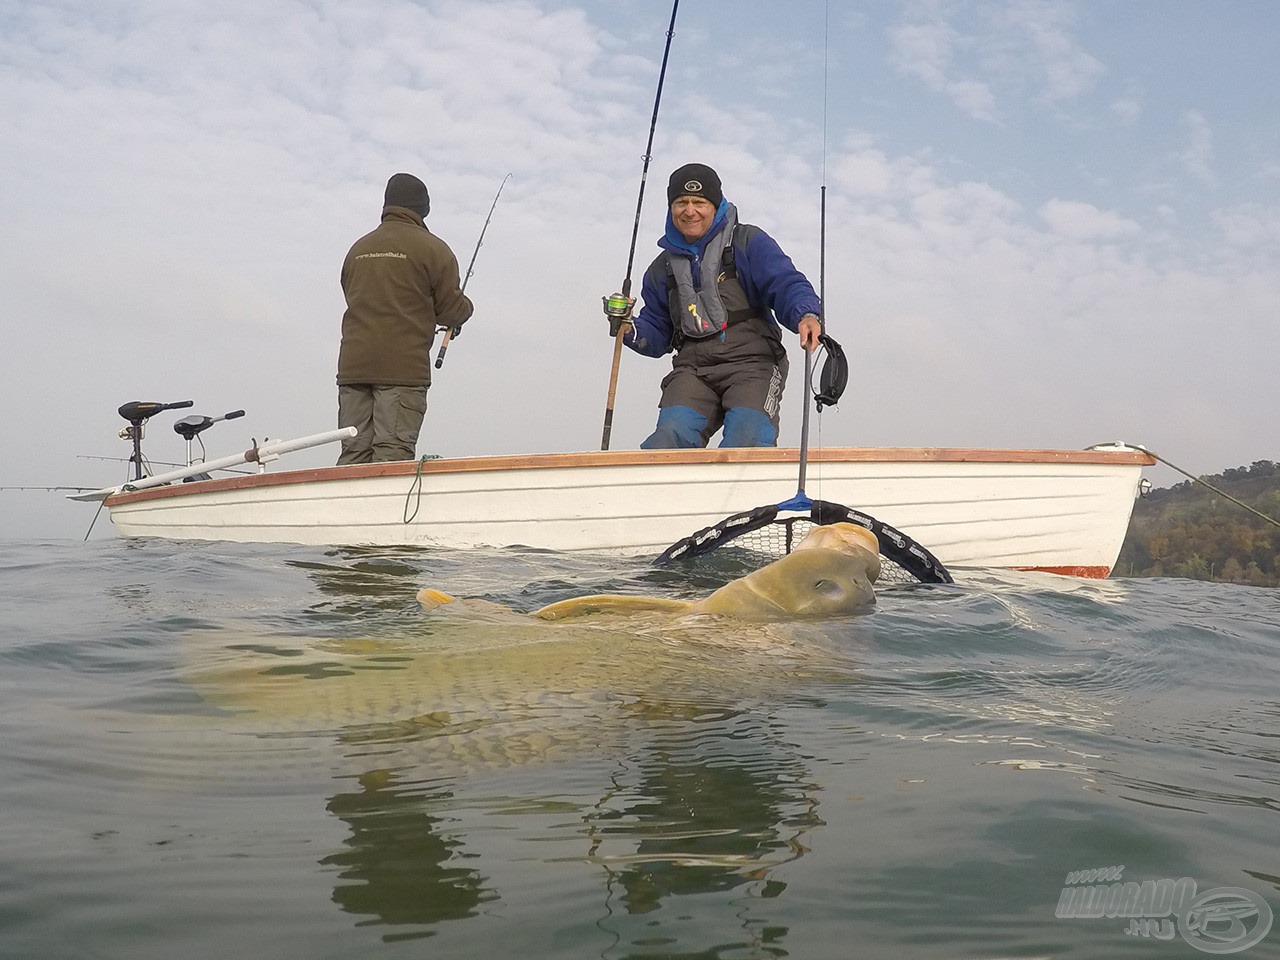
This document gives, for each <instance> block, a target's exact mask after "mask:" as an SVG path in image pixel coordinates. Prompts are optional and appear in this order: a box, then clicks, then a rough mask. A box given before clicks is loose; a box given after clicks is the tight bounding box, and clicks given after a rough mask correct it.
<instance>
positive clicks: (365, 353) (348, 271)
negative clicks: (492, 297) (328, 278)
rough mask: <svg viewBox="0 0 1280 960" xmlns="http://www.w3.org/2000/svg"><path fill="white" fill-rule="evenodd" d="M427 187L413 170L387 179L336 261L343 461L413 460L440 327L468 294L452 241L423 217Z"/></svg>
mask: <svg viewBox="0 0 1280 960" xmlns="http://www.w3.org/2000/svg"><path fill="white" fill-rule="evenodd" d="M430 210H431V198H430V197H429V196H428V195H427V187H426V184H424V183H423V182H422V181H421V180H419V179H418V178H417V177H415V176H413V175H412V174H408V173H397V174H396V175H395V176H393V177H392V178H391V179H390V180H389V181H387V190H386V194H385V196H384V200H383V207H382V223H381V225H380V226H379V227H378V228H377V229H376V230H374V231H373V232H372V233H368V234H365V235H364V236H363V237H361V238H360V239H359V240H357V241H356V242H355V244H354V245H353V246H352V247H351V250H350V251H349V252H348V253H347V257H346V259H345V260H344V261H343V263H342V292H343V295H344V296H345V297H346V299H347V310H346V312H345V313H344V314H343V315H342V345H341V347H340V348H339V350H338V426H339V427H348V426H350V427H355V428H356V429H357V431H359V432H358V433H357V434H356V435H355V436H354V437H352V438H351V439H349V440H344V441H343V442H342V455H341V456H340V457H339V458H338V463H339V464H345V463H373V462H378V461H383V460H413V459H415V457H416V455H417V454H416V450H417V445H418V433H419V431H420V430H421V429H422V418H423V417H424V416H425V415H426V412H427V388H428V387H430V386H431V344H432V341H433V340H434V339H435V333H436V328H437V327H453V328H455V331H456V328H458V327H460V326H461V325H462V323H463V321H465V320H466V319H467V318H468V317H470V316H471V311H472V306H471V301H470V300H468V299H467V296H466V294H464V293H463V292H462V289H461V285H460V283H459V280H458V260H457V258H456V257H455V256H454V255H453V251H452V250H450V249H449V246H448V244H446V243H445V242H444V241H443V240H441V239H440V238H439V237H437V236H435V235H434V234H432V233H431V231H430V230H428V229H427V225H426V224H425V223H424V222H423V221H424V219H425V218H426V216H427V214H428V212H430Z"/></svg>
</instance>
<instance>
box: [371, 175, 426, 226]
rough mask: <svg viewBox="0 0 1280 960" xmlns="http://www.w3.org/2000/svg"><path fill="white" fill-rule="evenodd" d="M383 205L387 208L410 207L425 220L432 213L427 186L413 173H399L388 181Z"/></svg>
mask: <svg viewBox="0 0 1280 960" xmlns="http://www.w3.org/2000/svg"><path fill="white" fill-rule="evenodd" d="M382 204H383V206H386V207H408V208H409V209H410V210H412V211H413V212H414V213H416V214H417V215H418V216H420V217H422V218H423V219H426V216H427V214H428V213H430V212H431V197H429V196H428V195H427V185H426V184H425V183H423V182H422V181H421V180H419V179H418V178H417V177H415V176H414V175H413V174H412V173H397V174H395V175H394V176H393V177H392V178H391V179H390V180H388V181H387V192H386V194H385V195H384V197H383V200H382Z"/></svg>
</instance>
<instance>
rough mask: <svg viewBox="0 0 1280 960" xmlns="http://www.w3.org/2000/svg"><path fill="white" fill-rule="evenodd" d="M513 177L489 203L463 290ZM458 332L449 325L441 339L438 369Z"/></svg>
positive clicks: (504, 178) (463, 283)
mask: <svg viewBox="0 0 1280 960" xmlns="http://www.w3.org/2000/svg"><path fill="white" fill-rule="evenodd" d="M510 179H511V174H509V173H508V174H507V175H506V176H505V177H503V178H502V182H501V183H500V184H498V192H497V193H495V194H494V195H493V203H491V204H489V215H488V216H487V217H485V218H484V226H483V227H481V228H480V239H478V240H477V241H476V248H475V249H474V250H472V251H471V262H470V263H468V264H467V273H466V276H464V277H463V278H462V288H461V289H462V292H463V293H466V292H467V281H468V280H470V279H471V273H472V271H473V270H474V269H475V266H476V257H477V256H478V255H479V253H480V245H481V244H482V243H484V235H485V232H486V231H487V230H488V229H489V221H490V220H492V219H493V211H494V209H495V208H496V207H497V206H498V198H499V197H500V196H502V188H503V187H505V186H506V185H507V181H508V180H510ZM457 333H458V328H457V327H449V328H448V329H447V330H445V332H444V339H443V340H441V341H440V352H439V353H437V354H436V369H437V370H439V369H440V368H441V367H442V366H444V353H445V351H446V350H448V349H449V341H450V340H452V339H453V338H454V337H455V336H456V335H457Z"/></svg>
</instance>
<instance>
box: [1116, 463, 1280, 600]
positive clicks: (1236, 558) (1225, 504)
mask: <svg viewBox="0 0 1280 960" xmlns="http://www.w3.org/2000/svg"><path fill="white" fill-rule="evenodd" d="M1203 479H1204V480H1205V481H1207V482H1208V483H1210V484H1212V485H1213V486H1215V487H1217V488H1218V489H1219V490H1222V491H1223V492H1225V493H1228V494H1230V495H1231V496H1233V497H1235V498H1236V499H1237V500H1240V501H1241V502H1242V503H1247V504H1248V505H1249V506H1251V507H1253V508H1254V509H1255V510H1257V511H1259V512H1261V513H1263V514H1266V515H1267V516H1268V517H1274V518H1277V519H1280V464H1276V463H1273V462H1272V461H1270V460H1259V461H1257V462H1256V463H1254V464H1253V465H1252V466H1250V467H1236V468H1234V469H1231V470H1227V471H1225V472H1223V473H1221V474H1218V475H1216V476H1211V477H1204V478H1203ZM1115 575H1116V576H1126V577H1127V576H1136V577H1189V578H1191V579H1195V580H1216V581H1221V582H1226V583H1247V584H1253V585H1255V586H1270V587H1274V586H1277V585H1280V527H1277V526H1275V525H1273V524H1270V523H1268V522H1267V521H1266V520H1264V519H1262V518H1261V517H1258V516H1256V515H1254V514H1252V513H1250V512H1249V511H1248V510H1245V509H1243V508H1242V507H1240V506H1238V505H1237V504H1234V503H1232V502H1231V501H1229V500H1227V499H1225V498H1223V497H1221V496H1219V495H1218V494H1216V493H1214V492H1213V491H1212V490H1209V489H1207V488H1206V487H1205V486H1204V484H1201V483H1195V482H1193V481H1191V480H1187V481H1185V482H1183V483H1179V484H1177V485H1176V486H1172V487H1165V488H1161V489H1157V490H1152V491H1151V493H1150V494H1148V495H1147V496H1146V497H1143V498H1141V499H1139V500H1138V502H1137V503H1136V504H1134V509H1133V519H1132V521H1130V523H1129V533H1128V536H1126V537H1125V541H1124V546H1123V547H1121V549H1120V559H1119V560H1118V561H1117V563H1116V569H1115Z"/></svg>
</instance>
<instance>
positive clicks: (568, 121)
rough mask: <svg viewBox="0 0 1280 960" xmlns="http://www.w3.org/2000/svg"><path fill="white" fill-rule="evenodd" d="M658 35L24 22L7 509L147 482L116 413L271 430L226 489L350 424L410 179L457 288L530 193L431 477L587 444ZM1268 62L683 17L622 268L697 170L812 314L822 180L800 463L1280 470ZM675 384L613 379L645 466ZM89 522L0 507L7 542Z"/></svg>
mask: <svg viewBox="0 0 1280 960" xmlns="http://www.w3.org/2000/svg"><path fill="white" fill-rule="evenodd" d="M670 13H671V5H670V4H669V3H668V2H666V0H651V2H645V3H637V2H634V0H476V2H466V0H448V2H443V0H418V2H410V0H364V2H356V0H305V2H304V0H203V2H200V3H195V2H185V0H44V2H42V0H0V129H3V130H4V131H5V132H4V136H3V137H0V170H2V171H3V174H4V188H3V191H0V215H2V217H3V223H4V227H5V239H4V241H3V243H2V244H0V287H2V289H3V291H4V306H3V310H4V338H3V343H4V346H5V349H4V351H3V356H2V358H0V400H3V403H4V408H5V410H6V411H7V416H6V418H5V419H6V426H5V427H4V436H5V440H6V443H5V447H6V449H7V450H8V456H7V457H6V458H5V460H4V463H3V465H0V486H14V485H23V484H49V485H76V486H81V485H82V486H101V485H106V484H109V483H116V482H120V481H122V480H123V479H124V475H125V464H123V463H121V462H118V461H113V460H110V459H105V458H112V457H124V456H127V454H128V447H127V445H126V444H125V442H123V441H121V440H119V439H117V437H116V433H117V431H118V430H119V429H120V427H122V426H123V425H124V421H123V420H121V419H120V418H119V416H118V415H117V414H116V408H117V407H118V406H119V405H120V404H122V403H124V402H126V401H129V400H154V401H162V402H168V401H176V400H186V399H191V400H194V401H195V403H196V405H195V407H194V408H193V409H192V410H190V411H184V412H180V413H173V414H164V415H162V416H159V417H156V418H155V420H153V421H152V422H151V424H150V425H149V427H148V436H147V442H146V445H145V449H146V452H147V453H148V455H149V456H150V457H151V458H152V459H154V460H157V461H163V460H178V459H182V458H183V456H184V454H185V444H184V442H183V441H182V440H181V438H179V437H178V436H177V435H176V434H175V433H174V432H173V431H172V423H173V421H174V420H176V419H177V418H178V417H179V416H182V415H183V414H184V413H202V414H207V415H210V416H216V415H218V414H221V413H224V412H226V411H229V410H233V409H237V408H244V409H245V410H246V411H247V415H246V416H245V417H244V418H243V419H241V420H236V421H233V422H228V423H226V424H219V425H218V426H216V427H214V428H213V429H211V430H210V431H208V432H207V433H206V434H205V437H206V438H207V443H208V447H209V455H210V457H211V458H212V457H216V456H222V455H225V454H227V453H231V452H235V451H239V450H242V449H244V448H245V447H246V446H248V445H249V441H250V440H251V439H252V438H257V439H261V438H263V437H264V436H267V437H272V438H278V439H284V438H291V437H296V436H301V435H305V434H311V433H317V432H320V431H323V430H327V429H331V428H332V427H333V426H335V420H336V388H335V385H334V371H335V364H336V358H337V349H338V335H339V321H340V317H341V313H342V309H343V301H342V294H341V290H340V288H339V285H338V269H339V266H340V264H341V261H342V258H343V255H344V254H345V252H346V250H347V248H348V247H349V246H350V244H351V243H352V242H353V241H354V240H355V239H356V238H357V237H358V236H360V235H361V234H363V233H365V232H367V231H368V230H370V229H372V228H373V226H375V225H376V223H377V219H378V213H379V209H380V205H381V197H382V189H383V186H384V184H385V182H386V179H387V177H388V176H389V175H390V174H391V173H394V172H396V171H399V170H405V171H410V172H413V173H416V174H418V175H419V176H421V177H422V178H423V179H424V180H425V181H426V182H427V184H428V186H429V188H430V191H431V196H432V213H431V216H430V218H429V220H428V225H429V226H430V227H431V228H432V230H433V231H434V232H436V233H437V234H439V235H440V236H441V237H443V238H444V239H445V240H447V241H448V242H449V243H450V244H451V245H452V247H453V249H454V250H455V252H456V253H457V256H458V259H459V261H460V262H461V263H462V265H463V269H464V270H465V267H466V264H467V262H468V261H469V260H470V257H471V255H472V252H473V250H474V249H475V245H476V242H477V239H478V237H479V234H480V229H481V227H482V225H483V223H484V220H485V216H486V214H487V213H488V210H489V206H490V204H491V203H492V201H493V197H494V193H495V191H496V190H497V189H498V186H499V184H500V183H501V182H502V180H503V178H504V177H505V176H506V175H507V174H508V173H509V174H511V179H510V180H509V181H508V182H507V185H506V188H505V189H504V191H503V193H502V197H501V199H500V201H499V203H498V206H497V209H496V210H495V212H494V214H493V219H492V222H491V224H490V227H489V231H488V233H487V235H486V236H485V240H484V244H483V247H482V248H481V249H480V251H479V254H478V256H477V258H476V261H475V270H474V274H473V276H472V277H471V280H470V282H469V284H468V293H469V294H470V295H471V296H472V299H473V300H474V301H475V304H476V313H475V318H474V320H473V322H472V324H471V325H470V326H469V327H468V329H467V332H466V333H465V335H464V336H462V337H461V338H459V340H458V341H457V342H456V344H454V345H453V346H451V348H450V351H449V355H448V359H447V360H446V362H445V365H444V368H443V369H442V370H441V371H439V372H438V373H437V380H436V384H435V386H433V388H432V390H431V394H430V409H429V411H428V414H427V421H426V425H425V426H424V430H423V439H422V442H421V443H420V446H419V453H420V454H428V453H432V454H441V455H445V456H467V455H479V454H503V453H523V452H537V451H548V452H553V451H565V450H592V449H598V448H599V445H600V433H601V424H602V420H603V414H604V406H605V399H606V393H607V388H608V378H609V367H610V362H611V359H612V352H611V341H610V340H609V338H608V336H607V324H606V321H605V320H604V318H603V314H602V312H601V305H600V298H601V296H602V295H604V294H608V293H610V292H612V291H613V290H615V289H616V288H618V287H619V286H620V285H621V282H622V279H623V276H624V273H625V270H626V263H627V256H628V249H629V246H630V241H631V230H632V222H633V219H634V213H635V207H636V198H637V191H638V188H639V185H640V174H641V169H642V155H643V153H644V146H645V140H646V137H647V134H648V130H649V118H650V113H651V111H652V108H653V99H654V91H655V86H656V83H657V78H658V68H659V64H660V62H661V58H662V50H663V43H664V41H665V34H666V29H667V24H668V21H669V19H670ZM1277 49H1280V8H1278V7H1277V5H1276V4H1275V2H1274V0H1217V2H1213V3H1209V2H1203V0H1127V2H1125V3H1110V2H1101V0H1076V2H1071V0H867V2H858V3H849V2H840V0H833V2H831V3H830V5H829V7H828V5H827V4H826V3H825V2H822V0H791V2H789V3H787V4H785V5H784V4H779V3H773V2H766V0H685V2H683V3H682V4H680V11H679V17H678V19H677V22H676V28H675V37H674V41H673V44H672V48H671V58H670V64H669V68H668V73H667V78H666V86H665V90H664V94H663V100H662V105H661V112H660V115H659V118H658V124H657V135H656V139H655V142H654V148H653V161H652V167H651V172H650V177H649V182H648V190H647V192H646V202H645V207H644V216H643V219H642V223H641V230H640V242H639V245H638V250H637V253H636V268H635V275H636V277H637V278H638V277H639V275H640V273H641V272H642V271H643V268H644V265H646V264H647V263H648V261H649V260H650V259H651V257H652V255H653V253H654V241H655V239H656V237H657V235H658V234H659V233H660V231H661V224H662V217H663V213H664V211H663V201H664V192H665V191H664V188H665V184H666V179H667V176H668V174H669V173H670V171H671V170H672V169H673V168H674V167H676V166H678V165H679V164H681V163H684V162H687V161H690V160H698V161H701V162H705V163H709V164H711V165H712V166H714V167H716V168H717V169H718V170H719V172H720V174H721V177H722V179H723V181H724V185H725V193H726V195H727V196H728V197H729V198H730V199H731V200H733V201H735V202H736V203H737V205H738V207H739V209H740V211H741V215H742V217H743V219H744V220H746V221H749V222H753V223H757V224H759V225H761V226H763V227H764V228H765V229H766V230H768V231H769V232H770V233H772V234H773V235H774V236H775V237H776V238H777V239H778V240H779V242H780V243H781V244H782V246H783V248H784V249H785V250H786V251H787V252H788V253H789V254H790V255H791V256H792V258H793V259H794V260H795V261H796V263H797V265H798V266H800V268H801V269H802V270H804V271H805V272H806V273H808V275H809V276H810V277H811V279H813V280H814V281H815V284H816V283H817V280H818V265H819V246H820V245H819V236H820V231H819V220H820V218H819V210H820V198H821V188H822V185H823V184H824V182H825V184H826V186H827V239H826V278H825V280H826V291H827V316H828V328H829V331H830V332H831V333H832V334H833V335H834V336H835V337H836V338H837V339H839V340H840V341H841V342H842V343H843V344H844V346H845V348H846V351H847V352H848V353H849V355H850V358H851V360H852V364H853V374H852V378H851V385H850V388H849V391H848V393H847V394H846V397H845V399H844V401H843V402H842V403H841V404H840V406H839V407H838V408H836V409H834V410H828V411H825V412H824V413H823V415H822V416H821V418H820V419H819V420H817V421H815V424H814V427H813V433H812V442H814V443H821V444H823V445H871V446H877V445H911V446H915V445H922V446H983V447H1065V448H1079V447H1084V446H1087V445H1089V444H1093V443H1098V442H1102V441H1110V440H1117V439H1122V440H1126V441H1130V442H1134V443H1142V444H1144V445H1146V446H1148V447H1150V448H1151V449H1153V450H1155V451H1156V452H1158V453H1160V454H1162V455H1163V456H1165V457H1166V458H1168V459H1169V460H1172V461H1173V462H1175V463H1177V464H1179V465H1181V466H1184V467H1186V468H1188V469H1190V470H1192V471H1193V472H1196V473H1213V472H1217V471H1220V470H1222V469H1224V468H1226V467H1231V466H1238V465H1241V464H1248V463H1252V462H1253V461H1255V460H1260V459H1270V460H1274V459H1280V449H1278V444H1277V439H1276V420H1277V413H1278V412H1280V411H1278V410H1277V406H1278V405H1280V404H1278V401H1277V397H1278V396H1280V391H1278V390H1277V388H1276V386H1275V380H1276V374H1275V369H1274V368H1275V362H1276V357H1277V356H1278V355H1280V323H1277V320H1280V97H1277V94H1276V90H1277V87H1278V86H1280V83H1278V80H1280V69H1278V68H1277V66H1276V57H1275V51H1276V50H1277ZM637 283H638V280H637ZM790 343H791V345H792V350H793V377H792V383H791V386H790V389H789V391H788V395H787V397H786V398H785V400H784V413H783V416H784V424H783V435H782V442H783V443H787V444H793V443H795V442H797V440H798V437H799V423H800V406H799V404H800V394H801V390H800V379H799V376H798V372H799V370H801V369H802V367H801V365H800V362H799V357H800V354H799V351H798V348H797V347H796V346H795V341H794V339H792V340H791V341H790ZM668 367H669V361H667V360H660V361H659V360H650V359H646V358H642V357H639V356H636V355H633V354H629V353H628V354H627V355H626V356H624V358H623V364H622V369H621V375H620V382H619V391H618V398H617V404H616V410H617V412H616V415H615V422H614V429H613V442H612V446H613V448H614V449H626V448H635V447H636V446H638V444H639V442H640V441H641V440H642V439H643V438H644V436H645V435H646V434H647V433H648V431H649V429H650V428H651V426H652V423H653V420H654V417H655V415H656V403H657V397H658V381H659V380H660V379H661V376H662V374H663V373H664V372H665V371H666V370H667V369H668ZM336 455H337V449H336V447H332V448H323V449H321V450H316V451H308V452H304V453H301V454H294V455H291V456H290V458H289V459H288V460H287V461H286V465H291V466H295V467H306V466H314V465H319V464H323V463H330V462H332V460H333V459H334V458H335V457H336ZM1164 469H1165V468H1161V470H1164ZM1153 479H1154V480H1155V482H1157V484H1160V485H1164V484H1167V483H1171V482H1176V481H1177V480H1179V479H1181V478H1180V477H1179V476H1178V475H1176V474H1173V473H1171V472H1167V471H1166V472H1164V473H1159V472H1156V473H1154V474H1153ZM781 495H785V491H783V493H782V494H780V496H781ZM92 515H93V508H92V507H91V506H87V505H84V504H74V503H69V502H67V501H65V500H63V499H62V497H61V495H59V494H56V493H47V492H36V491H33V492H22V491H12V490H4V491H0V518H2V519H3V535H4V536H9V537H23V538H28V537H79V536H83V533H84V531H85V529H86V528H87V527H88V524H89V521H90V520H91V519H92ZM100 525H101V526H103V527H106V526H107V525H106V524H105V522H103V521H100ZM97 535H98V533H95V536H97Z"/></svg>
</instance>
